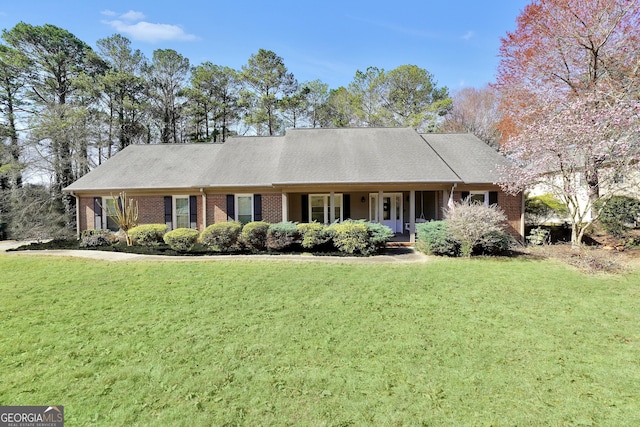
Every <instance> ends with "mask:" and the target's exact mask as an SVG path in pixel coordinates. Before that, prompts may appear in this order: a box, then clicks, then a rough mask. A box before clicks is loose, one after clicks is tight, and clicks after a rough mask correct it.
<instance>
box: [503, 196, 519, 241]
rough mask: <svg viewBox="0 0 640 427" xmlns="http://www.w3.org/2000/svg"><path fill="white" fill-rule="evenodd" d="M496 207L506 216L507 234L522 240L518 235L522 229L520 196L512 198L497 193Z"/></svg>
mask: <svg viewBox="0 0 640 427" xmlns="http://www.w3.org/2000/svg"><path fill="white" fill-rule="evenodd" d="M498 206H500V207H501V208H502V210H504V213H505V215H506V216H507V223H508V226H507V231H508V232H509V234H511V235H512V236H513V237H515V238H517V239H522V235H521V234H520V231H521V229H522V228H521V226H522V194H518V195H516V196H512V195H509V194H506V193H504V192H502V191H500V192H498Z"/></svg>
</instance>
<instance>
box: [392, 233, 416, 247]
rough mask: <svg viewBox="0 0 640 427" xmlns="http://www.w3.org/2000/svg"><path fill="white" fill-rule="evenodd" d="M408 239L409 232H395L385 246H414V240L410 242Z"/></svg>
mask: <svg viewBox="0 0 640 427" xmlns="http://www.w3.org/2000/svg"><path fill="white" fill-rule="evenodd" d="M410 240H411V238H410V237H409V233H396V234H395V236H393V237H392V238H391V240H389V242H388V243H387V247H388V248H393V247H398V246H414V245H415V242H411V241H410Z"/></svg>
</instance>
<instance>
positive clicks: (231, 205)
mask: <svg viewBox="0 0 640 427" xmlns="http://www.w3.org/2000/svg"><path fill="white" fill-rule="evenodd" d="M234 199H235V198H234V196H233V194H227V221H235V220H236V209H235V200H234Z"/></svg>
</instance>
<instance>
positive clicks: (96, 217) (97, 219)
mask: <svg viewBox="0 0 640 427" xmlns="http://www.w3.org/2000/svg"><path fill="white" fill-rule="evenodd" d="M101 202H102V197H94V198H93V228H94V229H95V230H102V205H100V203H101Z"/></svg>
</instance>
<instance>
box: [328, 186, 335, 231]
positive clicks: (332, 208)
mask: <svg viewBox="0 0 640 427" xmlns="http://www.w3.org/2000/svg"><path fill="white" fill-rule="evenodd" d="M334 195H335V193H334V192H333V191H332V192H330V193H329V224H333V222H334V221H335V220H336V201H335V197H334Z"/></svg>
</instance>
